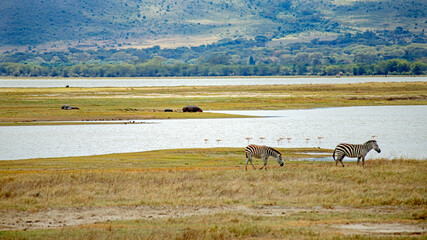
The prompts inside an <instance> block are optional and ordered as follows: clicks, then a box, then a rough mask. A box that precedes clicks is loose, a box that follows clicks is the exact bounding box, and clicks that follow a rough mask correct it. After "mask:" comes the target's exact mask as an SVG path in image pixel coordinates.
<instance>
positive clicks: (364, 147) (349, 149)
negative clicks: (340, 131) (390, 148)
mask: <svg viewBox="0 0 427 240" xmlns="http://www.w3.org/2000/svg"><path fill="white" fill-rule="evenodd" d="M371 149H375V151H377V152H378V153H380V152H381V149H380V147H378V144H377V141H375V140H369V141H367V142H365V143H364V144H348V143H341V144H338V146H337V147H336V148H335V150H334V153H333V154H332V157H333V158H334V160H335V166H337V165H338V162H341V165H342V166H343V167H344V164H343V163H342V160H343V159H344V157H349V158H356V157H357V164H358V165H359V162H360V159H362V164H363V167H365V156H366V154H368V152H369V151H371ZM335 155H336V156H337V158H336V159H335Z"/></svg>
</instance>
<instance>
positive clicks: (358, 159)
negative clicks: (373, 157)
mask: <svg viewBox="0 0 427 240" xmlns="http://www.w3.org/2000/svg"><path fill="white" fill-rule="evenodd" d="M360 158H362V157H358V158H357V165H359V162H360Z"/></svg>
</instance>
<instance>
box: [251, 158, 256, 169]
mask: <svg viewBox="0 0 427 240" xmlns="http://www.w3.org/2000/svg"><path fill="white" fill-rule="evenodd" d="M251 165H252V168H253V169H254V170H255V166H254V164H253V163H252V158H251Z"/></svg>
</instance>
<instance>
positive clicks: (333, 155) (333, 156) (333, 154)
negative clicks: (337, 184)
mask: <svg viewBox="0 0 427 240" xmlns="http://www.w3.org/2000/svg"><path fill="white" fill-rule="evenodd" d="M336 150H337V149H334V153H332V158H333V159H334V161H336V160H335V151H336Z"/></svg>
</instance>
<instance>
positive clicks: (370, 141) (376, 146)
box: [365, 140, 381, 153]
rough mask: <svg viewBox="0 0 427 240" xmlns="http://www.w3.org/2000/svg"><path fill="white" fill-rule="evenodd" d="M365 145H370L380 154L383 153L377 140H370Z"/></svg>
mask: <svg viewBox="0 0 427 240" xmlns="http://www.w3.org/2000/svg"><path fill="white" fill-rule="evenodd" d="M365 144H369V145H370V146H371V148H373V149H374V150H375V151H377V152H378V153H380V152H381V149H380V147H379V146H378V143H377V141H376V140H369V141H367V142H366V143H365Z"/></svg>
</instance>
